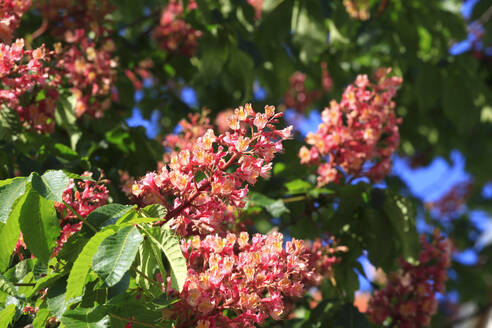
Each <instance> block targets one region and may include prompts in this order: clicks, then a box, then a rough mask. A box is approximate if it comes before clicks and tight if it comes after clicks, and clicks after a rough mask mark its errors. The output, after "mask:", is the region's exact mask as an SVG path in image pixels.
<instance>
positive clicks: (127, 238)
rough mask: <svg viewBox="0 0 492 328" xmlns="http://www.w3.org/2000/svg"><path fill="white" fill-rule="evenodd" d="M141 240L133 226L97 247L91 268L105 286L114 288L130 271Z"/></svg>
mask: <svg viewBox="0 0 492 328" xmlns="http://www.w3.org/2000/svg"><path fill="white" fill-rule="evenodd" d="M142 240H143V237H142V235H141V234H140V233H139V232H138V229H137V228H136V227H134V226H133V227H126V228H123V229H121V230H120V231H118V232H117V233H116V234H114V235H112V236H109V237H108V238H106V239H105V240H104V241H103V242H102V243H101V244H100V245H99V248H98V250H97V253H96V254H95V255H94V257H93V258H92V266H93V269H94V271H95V272H96V273H97V274H98V275H99V276H100V277H101V278H102V279H103V280H104V282H105V283H106V285H107V286H109V287H111V286H114V285H115V284H116V283H117V282H118V281H120V280H121V278H122V277H123V275H124V274H125V273H126V272H127V271H128V270H129V269H130V266H131V265H132V263H133V260H134V259H135V256H136V255H137V252H138V248H139V246H140V243H141V242H142Z"/></svg>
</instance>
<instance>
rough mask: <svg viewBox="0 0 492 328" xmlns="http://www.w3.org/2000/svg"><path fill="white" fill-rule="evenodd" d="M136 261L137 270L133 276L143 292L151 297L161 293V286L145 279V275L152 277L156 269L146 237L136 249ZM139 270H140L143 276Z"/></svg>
mask: <svg viewBox="0 0 492 328" xmlns="http://www.w3.org/2000/svg"><path fill="white" fill-rule="evenodd" d="M159 254H160V253H159ZM138 263H139V264H138V266H137V269H138V271H137V273H136V277H135V280H136V283H137V285H138V286H140V287H141V288H142V289H143V290H144V291H145V292H147V293H150V295H152V297H153V298H157V297H158V296H159V295H161V294H162V290H161V288H159V287H158V286H156V284H155V283H152V282H151V281H149V280H148V279H147V277H149V278H151V279H154V274H155V272H156V270H157V269H158V263H157V261H156V259H155V257H154V254H153V252H152V245H151V244H150V241H149V240H148V239H145V240H144V241H143V242H142V244H140V247H139V249H138ZM139 272H142V273H143V274H144V275H145V276H143V275H142V274H140V273H139Z"/></svg>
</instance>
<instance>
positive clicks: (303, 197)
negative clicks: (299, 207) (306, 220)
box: [282, 195, 307, 203]
mask: <svg viewBox="0 0 492 328" xmlns="http://www.w3.org/2000/svg"><path fill="white" fill-rule="evenodd" d="M306 198H307V195H301V196H294V197H288V198H283V199H282V202H284V203H293V202H298V201H301V200H305V199H306Z"/></svg>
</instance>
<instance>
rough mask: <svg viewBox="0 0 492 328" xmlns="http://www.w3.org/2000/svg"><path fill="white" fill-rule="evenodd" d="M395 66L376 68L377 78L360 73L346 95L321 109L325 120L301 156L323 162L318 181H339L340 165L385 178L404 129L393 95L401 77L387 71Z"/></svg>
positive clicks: (346, 169)
mask: <svg viewBox="0 0 492 328" xmlns="http://www.w3.org/2000/svg"><path fill="white" fill-rule="evenodd" d="M390 72H391V69H386V68H382V69H379V70H378V71H377V72H376V74H375V77H374V78H375V83H374V84H373V83H371V82H369V79H368V77H367V75H359V76H358V77H357V79H356V80H355V83H354V84H351V85H349V86H348V87H347V88H346V89H345V91H344V93H343V96H342V101H341V102H340V103H337V102H336V101H332V102H331V103H330V107H327V108H325V110H324V111H323V112H322V120H323V122H322V123H321V124H320V125H319V126H318V131H317V132H316V133H309V134H308V135H307V137H306V142H307V143H308V144H309V145H311V148H308V147H306V146H303V147H302V148H301V149H300V151H299V157H300V159H301V163H303V164H311V163H314V164H319V166H318V171H317V173H318V185H319V186H323V185H326V184H327V183H330V182H337V181H338V180H339V179H340V177H341V176H342V171H341V170H343V172H344V173H345V174H347V175H349V176H351V177H361V176H365V177H368V178H369V179H371V180H372V181H378V180H381V179H382V178H384V177H385V176H386V175H387V174H388V173H389V171H390V169H391V154H392V153H393V152H394V151H395V150H396V149H397V147H398V144H399V140H400V135H399V132H398V124H399V123H400V121H401V120H400V119H398V118H397V117H396V115H395V112H394V107H395V104H394V102H393V101H392V99H393V97H394V96H395V94H396V90H397V89H398V87H399V86H400V84H401V82H402V79H401V78H399V77H389V76H388V74H389V73H390Z"/></svg>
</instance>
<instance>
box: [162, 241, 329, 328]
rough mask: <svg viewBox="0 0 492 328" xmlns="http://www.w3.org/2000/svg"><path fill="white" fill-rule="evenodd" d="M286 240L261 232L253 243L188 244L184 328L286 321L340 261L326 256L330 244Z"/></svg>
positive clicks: (178, 314)
mask: <svg viewBox="0 0 492 328" xmlns="http://www.w3.org/2000/svg"><path fill="white" fill-rule="evenodd" d="M283 242H284V241H283V236H282V234H280V233H278V232H277V233H272V234H269V235H260V234H256V235H254V236H253V237H252V240H251V242H250V240H249V235H248V233H246V232H241V233H240V234H238V235H236V234H227V235H226V236H225V237H224V238H222V237H219V236H216V235H215V236H214V235H208V236H206V237H204V238H201V237H199V236H195V237H193V238H191V239H190V240H189V241H187V242H183V245H182V249H183V252H184V255H185V257H186V258H187V260H188V263H189V264H188V279H187V282H186V284H185V287H184V290H183V292H182V293H181V294H180V295H179V297H180V298H181V300H182V301H181V302H178V303H176V305H175V306H174V307H173V309H172V316H175V318H176V319H177V322H178V326H179V327H190V326H192V325H196V326H197V327H208V328H213V327H255V325H254V324H261V323H263V322H264V320H265V319H266V318H268V317H271V318H273V319H275V320H279V319H281V318H283V317H286V315H287V314H288V313H289V312H290V310H291V309H292V308H293V301H294V300H295V299H297V298H300V297H302V296H303V295H304V293H305V292H306V288H308V287H309V286H312V285H313V282H318V281H319V280H318V277H317V274H316V273H315V270H316V268H317V267H316V266H317V265H318V264H320V263H322V264H321V267H324V268H326V269H331V265H332V264H333V263H335V261H336V259H335V257H333V256H329V257H328V256H326V254H324V255H322V252H324V253H330V252H327V251H325V250H328V249H329V247H328V246H321V244H319V245H316V247H313V248H310V247H307V246H306V245H304V242H303V241H302V240H296V239H292V241H288V242H286V243H285V247H283ZM323 249H324V250H323ZM330 251H331V252H334V250H332V249H330ZM313 253H316V254H318V255H319V256H313V255H312V254H313ZM318 267H319V266H318ZM225 311H227V312H228V315H225V314H224V313H225Z"/></svg>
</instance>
